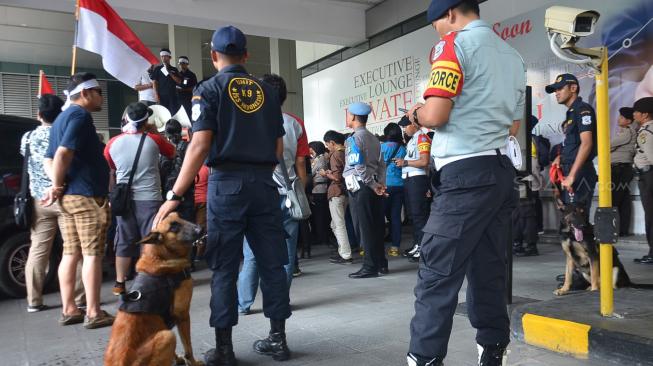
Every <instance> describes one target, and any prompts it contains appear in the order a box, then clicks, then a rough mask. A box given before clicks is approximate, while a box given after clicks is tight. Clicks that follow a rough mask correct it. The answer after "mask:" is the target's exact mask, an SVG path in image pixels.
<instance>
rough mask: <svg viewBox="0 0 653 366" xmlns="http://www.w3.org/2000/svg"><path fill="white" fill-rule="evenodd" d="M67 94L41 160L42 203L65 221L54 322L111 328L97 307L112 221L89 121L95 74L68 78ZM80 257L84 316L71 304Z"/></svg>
mask: <svg viewBox="0 0 653 366" xmlns="http://www.w3.org/2000/svg"><path fill="white" fill-rule="evenodd" d="M66 94H67V95H68V102H67V104H68V107H67V108H66V109H65V110H64V111H63V112H62V113H61V114H60V115H59V116H58V117H57V119H56V120H55V121H54V124H53V125H52V129H51V130H50V144H49V146H48V151H47V152H46V154H45V158H46V159H50V160H51V161H50V163H51V166H52V171H51V178H52V187H50V188H49V189H48V190H47V191H46V196H45V198H44V199H43V201H42V203H43V204H44V205H46V206H49V205H51V204H53V203H54V202H55V201H57V200H59V204H60V205H61V208H62V213H63V218H64V224H63V226H62V227H61V228H60V229H61V235H62V236H63V241H64V244H63V257H62V259H61V263H60V264H59V288H60V290H61V301H62V304H63V310H62V315H61V318H59V324H61V325H70V324H76V323H81V322H84V327H85V328H87V329H94V328H99V327H104V326H109V325H111V324H113V316H111V315H109V314H108V313H107V312H105V311H104V310H102V309H100V285H101V284H102V257H103V256H104V245H105V242H106V240H107V228H108V226H109V223H110V222H111V213H110V208H109V200H108V199H107V195H108V193H109V192H108V188H109V187H108V186H109V166H108V165H107V162H106V160H104V157H103V156H102V146H101V144H100V140H99V139H98V137H97V133H96V130H95V126H94V125H93V118H92V117H91V112H98V111H100V110H101V109H102V89H101V88H100V85H99V84H98V82H97V80H96V79H95V75H93V74H90V73H77V74H75V75H73V76H71V77H70V82H69V84H68V89H67V93H66ZM47 165H48V163H47V162H46V166H47ZM82 257H83V258H84V260H83V262H82V267H83V271H82V280H83V282H84V288H85V291H86V305H87V308H86V317H84V312H83V311H82V310H80V309H79V308H78V307H77V305H75V301H74V300H73V296H74V289H75V272H76V270H77V263H78V262H79V261H80V260H81V259H82Z"/></svg>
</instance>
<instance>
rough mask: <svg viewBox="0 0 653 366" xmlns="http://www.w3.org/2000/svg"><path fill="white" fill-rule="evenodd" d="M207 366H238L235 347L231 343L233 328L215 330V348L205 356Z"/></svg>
mask: <svg viewBox="0 0 653 366" xmlns="http://www.w3.org/2000/svg"><path fill="white" fill-rule="evenodd" d="M204 363H205V364H206V366H237V365H238V361H236V355H234V346H233V343H232V342H231V327H229V328H215V348H211V349H210V350H208V351H207V352H206V354H205V355H204Z"/></svg>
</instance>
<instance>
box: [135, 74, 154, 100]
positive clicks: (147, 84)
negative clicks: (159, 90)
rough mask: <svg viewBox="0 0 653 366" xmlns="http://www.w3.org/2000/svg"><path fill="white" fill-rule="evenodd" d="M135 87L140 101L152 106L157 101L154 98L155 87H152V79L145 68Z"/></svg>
mask: <svg viewBox="0 0 653 366" xmlns="http://www.w3.org/2000/svg"><path fill="white" fill-rule="evenodd" d="M134 89H136V91H137V92H138V101H139V102H141V103H143V104H145V105H147V106H150V105H152V104H154V103H156V99H155V98H154V89H152V80H151V79H150V75H149V74H148V72H147V70H144V71H143V73H142V74H141V78H140V79H139V80H138V84H136V85H134Z"/></svg>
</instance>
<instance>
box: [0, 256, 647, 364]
mask: <svg viewBox="0 0 653 366" xmlns="http://www.w3.org/2000/svg"><path fill="white" fill-rule="evenodd" d="M619 251H620V253H621V258H622V261H623V262H624V263H625V265H626V268H627V270H628V272H629V274H630V276H631V278H632V279H633V281H635V282H640V283H646V282H653V266H644V265H636V264H633V262H632V259H633V258H635V257H639V256H641V255H642V254H643V252H644V247H642V246H633V245H627V246H619ZM540 252H541V253H542V255H541V256H539V257H529V258H517V259H515V263H514V278H515V280H514V281H515V282H514V295H515V296H519V297H523V298H527V299H535V300H546V299H551V298H553V297H554V296H553V293H552V291H553V290H554V289H555V288H556V282H555V276H556V275H558V274H560V273H562V271H563V269H564V256H563V254H562V251H561V250H560V246H559V245H553V244H546V245H541V246H540ZM314 253H315V255H314V257H313V259H308V260H302V261H301V264H300V267H301V269H302V271H304V275H303V276H301V277H299V278H295V280H294V282H293V286H292V290H291V301H292V305H293V316H292V318H291V319H290V320H289V321H288V325H287V332H288V338H289V344H290V348H291V350H292V352H293V358H292V359H291V360H290V361H288V362H285V363H282V364H280V365H288V366H290V365H316V366H342V365H358V366H365V365H380V366H386V365H387V366H389V365H395V366H396V365H405V364H406V362H405V354H406V351H407V349H408V341H409V322H410V319H411V317H412V315H413V300H414V296H413V287H414V285H415V280H416V278H415V272H416V267H417V265H416V264H412V263H409V262H407V261H406V260H405V259H403V258H391V260H390V274H389V275H387V276H384V277H381V278H375V279H364V280H352V279H348V278H347V274H348V273H350V272H353V271H355V270H357V269H358V268H359V264H358V263H356V264H354V265H344V266H343V265H335V264H329V263H328V261H327V258H328V256H329V253H328V250H327V249H326V248H325V247H316V248H314ZM193 277H194V278H195V293H194V296H193V305H192V312H191V316H192V320H193V328H192V335H193V342H194V343H193V346H194V351H195V353H196V354H197V355H202V354H203V353H204V352H206V350H207V349H209V348H211V347H212V346H213V344H214V340H213V329H212V328H210V327H209V325H208V317H209V308H208V302H209V296H210V289H209V282H210V271H208V270H206V269H204V270H200V271H198V272H196V273H194V275H193ZM111 284H112V282H111V281H106V282H105V284H104V287H103V291H102V293H103V301H104V308H105V309H106V310H108V311H109V312H111V313H115V312H116V307H117V298H116V297H114V296H112V295H111V292H110V287H111ZM459 299H460V301H461V302H462V301H465V300H464V299H465V293H464V287H463V289H462V291H461V292H460V295H459ZM260 300H261V299H260V294H259V298H258V299H257V301H256V303H255V305H254V306H253V310H254V313H253V314H251V315H248V316H243V317H241V318H240V324H239V325H238V326H237V327H236V328H235V329H234V341H235V351H236V356H237V358H238V359H239V362H240V365H242V366H248V365H273V364H276V363H275V362H273V361H272V360H270V359H269V358H266V357H262V356H259V355H257V354H255V353H254V352H253V351H252V349H251V345H252V342H253V341H254V340H255V339H258V338H260V337H264V336H265V335H266V333H267V331H268V321H267V319H265V318H264V317H263V314H262V313H261V312H260V309H261V301H260ZM45 303H46V304H47V305H51V306H54V307H55V308H53V309H50V310H47V311H44V312H40V313H33V314H28V313H27V312H26V311H25V305H26V304H25V300H2V301H0V324H1V326H0V354H2V361H0V364H2V365H101V364H102V356H103V352H104V349H105V346H106V344H107V341H108V337H109V333H110V328H106V329H99V330H86V329H84V328H83V327H82V326H81V325H73V326H68V327H61V326H59V325H58V324H57V318H58V316H59V313H60V311H61V308H60V300H59V297H58V294H57V293H53V294H48V295H46V296H45ZM474 334H475V331H474V329H473V328H471V326H470V325H469V322H468V320H467V318H466V317H464V316H461V315H456V316H455V320H454V331H453V334H452V336H451V341H450V344H449V354H448V356H447V359H446V365H447V366H453V365H474V364H475V362H476V357H477V355H476V345H475V341H474ZM510 351H511V353H510V356H509V364H510V365H528V366H537V365H556V366H567V365H569V366H571V365H601V363H600V362H597V361H592V362H589V361H583V360H577V359H574V358H570V357H566V356H561V355H558V354H555V353H553V352H549V351H546V350H542V349H538V348H535V347H531V346H528V345H525V344H523V343H521V342H518V341H514V342H513V343H512V344H511V345H510Z"/></svg>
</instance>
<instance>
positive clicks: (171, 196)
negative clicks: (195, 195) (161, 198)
mask: <svg viewBox="0 0 653 366" xmlns="http://www.w3.org/2000/svg"><path fill="white" fill-rule="evenodd" d="M166 200H168V201H183V200H184V197H182V196H177V195H176V194H175V192H173V191H172V189H171V190H169V191H168V193H166Z"/></svg>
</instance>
